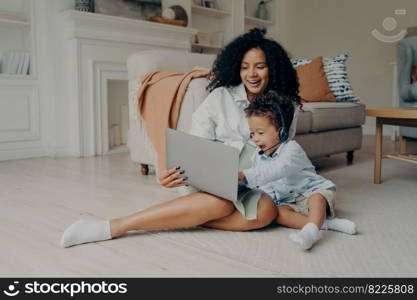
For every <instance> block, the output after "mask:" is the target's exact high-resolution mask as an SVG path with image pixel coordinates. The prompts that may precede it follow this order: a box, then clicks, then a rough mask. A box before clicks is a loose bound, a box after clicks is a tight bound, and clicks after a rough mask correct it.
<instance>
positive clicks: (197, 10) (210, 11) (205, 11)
mask: <svg viewBox="0 0 417 300" xmlns="http://www.w3.org/2000/svg"><path fill="white" fill-rule="evenodd" d="M191 11H192V13H194V14H198V15H203V16H208V17H213V18H218V19H219V18H224V17H227V16H230V13H229V12H227V11H224V10H219V9H214V8H208V7H203V6H200V5H195V4H193V5H192V6H191Z"/></svg>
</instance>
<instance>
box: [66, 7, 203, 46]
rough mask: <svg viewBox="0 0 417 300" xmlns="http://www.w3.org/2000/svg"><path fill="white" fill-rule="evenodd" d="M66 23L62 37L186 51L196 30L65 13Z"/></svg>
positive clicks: (83, 13) (101, 16)
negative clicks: (139, 44)
mask: <svg viewBox="0 0 417 300" xmlns="http://www.w3.org/2000/svg"><path fill="white" fill-rule="evenodd" d="M60 18H62V20H63V21H64V22H65V23H66V26H65V33H64V34H65V37H66V38H68V39H71V38H80V39H81V38H84V39H99V40H104V41H112V42H126V43H134V44H137V43H138V42H140V43H142V44H150V45H154V46H157V45H159V46H169V47H175V48H182V49H189V48H190V43H191V39H192V37H193V36H194V35H195V34H196V33H197V30H196V29H194V28H189V27H182V26H173V25H166V24H160V23H155V22H149V21H142V20H135V19H130V18H123V17H116V16H109V15H104V14H97V13H88V12H80V11H76V10H68V11H65V12H63V13H62V14H61V15H60Z"/></svg>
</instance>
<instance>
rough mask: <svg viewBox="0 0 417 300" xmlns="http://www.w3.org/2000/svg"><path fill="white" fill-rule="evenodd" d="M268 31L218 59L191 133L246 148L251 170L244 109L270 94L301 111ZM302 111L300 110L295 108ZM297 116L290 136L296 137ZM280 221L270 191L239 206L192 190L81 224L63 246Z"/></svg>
mask: <svg viewBox="0 0 417 300" xmlns="http://www.w3.org/2000/svg"><path fill="white" fill-rule="evenodd" d="M264 35H265V31H264V30H260V29H256V28H255V29H252V30H251V31H250V32H248V33H246V34H243V35H240V36H238V37H237V38H236V39H235V40H233V41H232V42H231V43H229V44H228V45H227V46H226V47H225V48H224V49H223V50H222V51H221V53H220V54H219V55H218V56H217V58H216V60H215V62H214V64H213V70H212V71H213V73H214V76H213V78H212V80H211V82H210V84H209V86H208V89H209V90H210V91H211V93H210V94H209V95H208V96H207V98H206V99H205V100H204V102H203V103H202V104H201V105H200V106H199V108H198V109H197V110H196V112H195V113H194V114H193V121H192V130H191V133H192V134H194V135H198V136H201V137H204V138H208V139H216V140H220V141H222V142H224V143H226V144H228V145H231V146H233V147H236V148H238V149H239V150H241V155H240V165H241V167H242V168H244V167H245V166H247V164H248V160H249V158H250V157H251V154H252V153H251V152H252V151H253V150H254V148H251V147H246V146H245V142H246V141H247V140H249V137H250V133H249V126H248V122H247V120H246V117H245V112H244V109H245V108H246V107H247V106H248V105H249V103H250V102H251V101H252V100H253V99H254V98H255V96H257V95H260V94H263V93H265V92H267V91H269V90H273V91H275V92H277V93H279V94H283V95H286V96H287V98H288V99H289V100H288V101H291V102H292V103H290V104H291V105H294V106H299V107H301V101H300V98H299V96H298V79H297V75H296V72H295V70H294V68H293V67H292V65H291V61H290V59H289V57H288V54H287V53H286V51H285V50H284V49H283V47H282V46H281V45H280V44H279V43H277V42H276V41H274V40H271V39H267V38H265V37H264ZM295 112H297V109H296V110H295ZM295 117H296V113H295V116H294V121H293V126H291V129H290V132H289V138H292V137H293V136H294V134H295V125H294V124H295V123H296V118H295ZM182 174H184V172H183V171H182V170H180V169H179V168H173V169H170V170H166V171H163V172H161V173H160V174H159V182H160V184H161V185H162V186H164V187H167V188H173V187H182V189H187V187H184V186H185V185H186V183H187V182H186V177H184V176H182ZM276 217H277V208H276V206H275V204H274V202H273V201H272V200H271V198H270V197H269V196H268V195H267V194H265V193H258V194H256V195H252V197H249V198H248V199H243V198H242V199H241V201H238V202H237V204H234V203H232V202H230V201H228V200H225V199H222V198H219V197H217V196H214V195H211V194H208V193H204V192H199V191H197V190H193V189H192V188H188V190H186V194H185V195H184V196H181V197H179V198H176V199H173V200H170V201H167V202H164V203H161V204H158V205H155V206H151V207H148V208H146V209H143V210H141V211H138V212H135V213H133V214H131V215H128V216H124V217H121V218H117V219H111V220H101V221H96V220H94V221H91V220H79V221H77V222H75V223H74V224H72V225H71V226H70V227H69V228H67V230H66V231H65V232H64V235H63V237H62V239H61V245H62V246H63V247H69V246H73V245H77V244H82V243H88V242H95V241H102V240H108V239H112V238H117V237H119V236H122V235H124V234H125V233H126V232H128V231H131V230H156V229H174V228H187V227H194V226H199V225H201V226H205V227H210V228H216V229H222V230H232V231H247V230H252V229H259V228H262V227H265V226H267V225H269V224H270V223H271V222H272V221H273V220H274V219H275V218H276Z"/></svg>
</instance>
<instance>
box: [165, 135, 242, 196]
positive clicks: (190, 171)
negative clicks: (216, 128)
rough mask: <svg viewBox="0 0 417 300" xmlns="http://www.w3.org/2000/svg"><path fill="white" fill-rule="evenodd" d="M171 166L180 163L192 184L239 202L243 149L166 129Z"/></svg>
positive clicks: (167, 153)
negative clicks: (240, 159) (240, 156)
mask: <svg viewBox="0 0 417 300" xmlns="http://www.w3.org/2000/svg"><path fill="white" fill-rule="evenodd" d="M166 164H167V169H170V168H175V167H178V166H180V167H181V169H182V170H185V174H184V176H187V177H188V179H187V182H188V184H189V185H191V186H193V187H195V188H197V189H199V190H201V191H204V192H207V193H210V194H213V195H216V196H218V197H221V198H224V199H227V200H230V201H233V202H235V201H237V197H238V172H239V150H238V149H236V148H234V147H231V146H227V145H225V144H223V143H221V142H218V141H213V140H208V139H205V138H201V137H198V136H194V135H191V134H188V133H185V132H182V131H177V130H174V129H170V128H167V129H166Z"/></svg>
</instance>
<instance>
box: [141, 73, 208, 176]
mask: <svg viewBox="0 0 417 300" xmlns="http://www.w3.org/2000/svg"><path fill="white" fill-rule="evenodd" d="M208 75H209V73H208V72H207V71H204V70H193V71H191V72H188V73H178V72H169V71H157V72H153V73H150V74H148V75H145V76H144V77H142V78H141V86H140V89H139V91H138V106H139V111H140V113H141V115H142V118H143V119H144V120H145V122H146V130H147V133H148V137H149V139H150V140H151V142H152V144H153V146H154V148H155V150H156V153H157V156H158V158H157V166H156V170H158V171H161V170H165V169H166V159H165V129H166V128H174V129H175V128H177V123H178V119H179V113H180V109H181V103H182V99H183V96H184V94H185V92H186V89H187V87H188V84H189V83H190V81H191V80H192V79H193V78H197V77H207V76H208Z"/></svg>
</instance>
